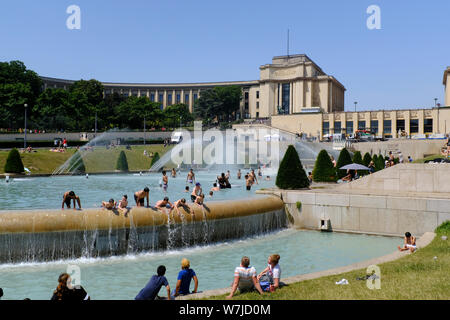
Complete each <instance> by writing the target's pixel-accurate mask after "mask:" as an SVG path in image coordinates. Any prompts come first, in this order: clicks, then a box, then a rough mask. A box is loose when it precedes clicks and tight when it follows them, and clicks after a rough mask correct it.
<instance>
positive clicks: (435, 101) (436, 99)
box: [434, 98, 438, 108]
mask: <svg viewBox="0 0 450 320" xmlns="http://www.w3.org/2000/svg"><path fill="white" fill-rule="evenodd" d="M437 101H438V98H434V107H435V108H436V106H437Z"/></svg>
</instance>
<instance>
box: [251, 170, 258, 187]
mask: <svg viewBox="0 0 450 320" xmlns="http://www.w3.org/2000/svg"><path fill="white" fill-rule="evenodd" d="M250 176H251V177H252V180H253V183H255V182H256V184H258V179H257V178H256V174H255V169H252V171H251V172H250Z"/></svg>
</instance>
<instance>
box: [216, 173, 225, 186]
mask: <svg viewBox="0 0 450 320" xmlns="http://www.w3.org/2000/svg"><path fill="white" fill-rule="evenodd" d="M217 182H218V183H219V188H220V189H225V188H226V187H227V183H226V177H225V173H223V172H222V174H221V175H220V176H217Z"/></svg>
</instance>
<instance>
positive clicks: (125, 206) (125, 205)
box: [118, 194, 128, 209]
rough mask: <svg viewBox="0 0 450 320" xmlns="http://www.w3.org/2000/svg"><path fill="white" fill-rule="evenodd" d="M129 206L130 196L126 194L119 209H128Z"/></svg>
mask: <svg viewBox="0 0 450 320" xmlns="http://www.w3.org/2000/svg"><path fill="white" fill-rule="evenodd" d="M127 206H128V196H127V195H126V194H124V195H123V197H122V200H120V202H119V206H118V208H119V209H126V208H127Z"/></svg>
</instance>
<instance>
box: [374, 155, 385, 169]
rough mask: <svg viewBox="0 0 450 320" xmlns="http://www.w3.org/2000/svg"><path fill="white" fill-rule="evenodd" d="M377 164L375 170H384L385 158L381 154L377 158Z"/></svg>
mask: <svg viewBox="0 0 450 320" xmlns="http://www.w3.org/2000/svg"><path fill="white" fill-rule="evenodd" d="M376 159H377V162H375V170H376V171H380V170H383V169H384V158H383V156H382V155H381V154H379V155H378V157H377V158H376Z"/></svg>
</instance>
